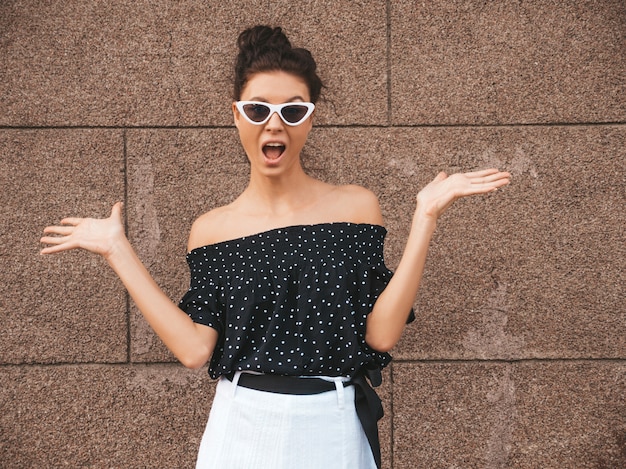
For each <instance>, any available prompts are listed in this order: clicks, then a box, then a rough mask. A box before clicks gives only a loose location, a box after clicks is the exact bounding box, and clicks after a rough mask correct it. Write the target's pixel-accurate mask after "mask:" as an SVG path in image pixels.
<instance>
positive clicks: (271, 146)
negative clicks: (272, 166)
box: [263, 143, 285, 160]
mask: <svg viewBox="0 0 626 469" xmlns="http://www.w3.org/2000/svg"><path fill="white" fill-rule="evenodd" d="M284 151H285V145H283V144H282V143H268V144H267V145H263V154H264V155H265V157H266V158H267V159H268V160H277V159H278V158H280V155H282V154H283V152H284Z"/></svg>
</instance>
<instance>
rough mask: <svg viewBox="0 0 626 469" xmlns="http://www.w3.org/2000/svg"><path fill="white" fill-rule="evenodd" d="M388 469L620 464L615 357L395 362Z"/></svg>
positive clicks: (621, 377) (620, 373) (622, 376)
mask: <svg viewBox="0 0 626 469" xmlns="http://www.w3.org/2000/svg"><path fill="white" fill-rule="evenodd" d="M393 379H394V403H393V408H394V453H393V459H394V466H393V467H394V468H395V469H404V468H406V469H409V468H414V467H429V468H433V469H437V468H442V469H443V468H451V467H455V468H456V467H458V468H466V467H516V468H517V467H519V468H521V467H542V468H565V467H567V468H574V467H575V468H597V467H601V468H605V467H606V468H609V467H611V468H612V467H622V466H623V465H624V463H626V446H625V445H624V441H625V438H626V426H625V424H624V419H623V407H624V389H625V385H626V369H625V368H624V366H623V364H620V363H616V362H609V361H607V362H551V363H549V362H533V361H530V362H523V363H514V364H507V363H486V362H482V363H481V362H466V363H463V362H455V363H420V364H417V363H401V364H400V363H396V364H395V365H394V369H393Z"/></svg>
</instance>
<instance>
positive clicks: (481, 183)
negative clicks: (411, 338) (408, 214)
mask: <svg viewBox="0 0 626 469" xmlns="http://www.w3.org/2000/svg"><path fill="white" fill-rule="evenodd" d="M510 177H511V175H510V174H509V173H507V172H502V171H499V170H497V169H486V170H483V171H475V172H470V173H459V174H453V175H451V176H448V175H447V174H446V173H443V172H442V173H439V174H438V175H437V177H436V178H435V179H434V180H433V181H432V182H430V183H429V184H428V185H427V186H426V187H424V188H423V189H422V190H421V191H420V192H419V194H418V195H417V206H416V209H415V213H414V215H413V221H412V225H411V231H410V233H409V237H408V240H407V243H406V247H405V249H404V253H403V254H402V258H401V259H400V263H399V264H398V267H397V268H396V271H395V273H394V275H393V277H392V279H391V280H390V281H389V284H388V285H387V287H386V288H385V290H384V291H383V292H382V293H381V294H380V296H379V297H378V299H377V300H376V303H375V304H374V308H373V309H372V312H371V313H370V314H369V315H368V317H367V329H366V334H365V341H366V342H367V344H368V345H369V346H370V347H372V348H373V349H374V350H379V351H381V352H387V351H389V350H391V349H392V348H393V347H394V346H395V345H396V343H398V341H399V340H400V336H401V335H402V331H403V330H404V326H405V325H406V321H407V318H408V316H409V312H410V310H411V307H412V306H413V303H414V301H415V297H416V296H417V291H418V289H419V285H420V282H421V280H422V273H423V271H424V265H425V263H426V255H427V252H428V246H429V244H430V240H431V238H432V235H433V233H434V231H435V228H436V226H437V219H438V218H439V217H440V216H441V214H442V213H443V212H444V211H445V210H446V209H447V208H448V207H449V206H450V205H452V203H453V202H454V201H455V200H457V199H460V198H461V197H467V196H471V195H476V194H486V193H488V192H493V191H495V190H497V189H498V188H499V187H502V186H504V185H506V184H508V183H509V182H510Z"/></svg>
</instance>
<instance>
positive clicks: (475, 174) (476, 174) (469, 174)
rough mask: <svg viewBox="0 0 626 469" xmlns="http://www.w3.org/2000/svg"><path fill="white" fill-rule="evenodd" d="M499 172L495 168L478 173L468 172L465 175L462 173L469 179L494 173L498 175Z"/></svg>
mask: <svg viewBox="0 0 626 469" xmlns="http://www.w3.org/2000/svg"><path fill="white" fill-rule="evenodd" d="M499 172H500V170H499V169H497V168H488V169H481V170H478V171H469V172H467V173H464V174H465V176H467V177H469V178H474V177H485V176H489V175H491V174H495V173H499Z"/></svg>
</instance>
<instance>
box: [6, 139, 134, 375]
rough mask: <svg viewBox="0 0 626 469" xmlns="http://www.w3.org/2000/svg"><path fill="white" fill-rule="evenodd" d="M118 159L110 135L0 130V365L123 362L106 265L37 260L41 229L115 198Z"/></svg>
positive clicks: (75, 254)
mask: <svg viewBox="0 0 626 469" xmlns="http://www.w3.org/2000/svg"><path fill="white" fill-rule="evenodd" d="M123 157H124V145H123V138H122V132H121V131H119V130H89V129H76V130H68V129H57V130H52V129H50V130H7V129H5V130H0V186H2V188H3V196H2V201H3V203H2V206H1V208H0V211H1V212H2V215H1V218H2V220H3V223H2V225H1V227H0V236H1V238H2V245H1V247H0V257H1V258H2V260H3V261H2V273H1V274H0V275H1V277H2V281H1V282H0V299H1V300H0V302H1V303H0V309H1V310H2V314H3V327H2V328H0V356H1V357H2V359H1V361H2V362H3V363H25V362H26V363H50V362H92V361H93V362H117V361H123V360H125V359H126V357H127V341H126V337H127V333H126V322H127V315H126V296H125V294H124V290H123V288H122V287H121V284H120V283H119V282H118V281H117V280H116V278H115V275H114V274H113V272H112V271H111V270H110V269H109V267H108V266H107V265H106V262H105V261H104V260H102V259H101V258H99V257H97V256H95V255H93V254H90V253H87V252H84V251H80V252H79V251H71V252H65V253H60V254H56V255H51V256H41V255H40V254H39V251H40V249H41V248H42V247H43V246H42V245H41V244H40V243H39V239H40V238H41V236H42V235H43V228H44V227H45V226H47V225H53V224H58V223H59V222H60V221H61V219H62V218H65V217H68V216H79V217H86V216H97V217H102V216H107V215H108V213H109V210H110V206H111V205H112V204H113V202H115V201H116V200H123V197H124V159H123Z"/></svg>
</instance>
